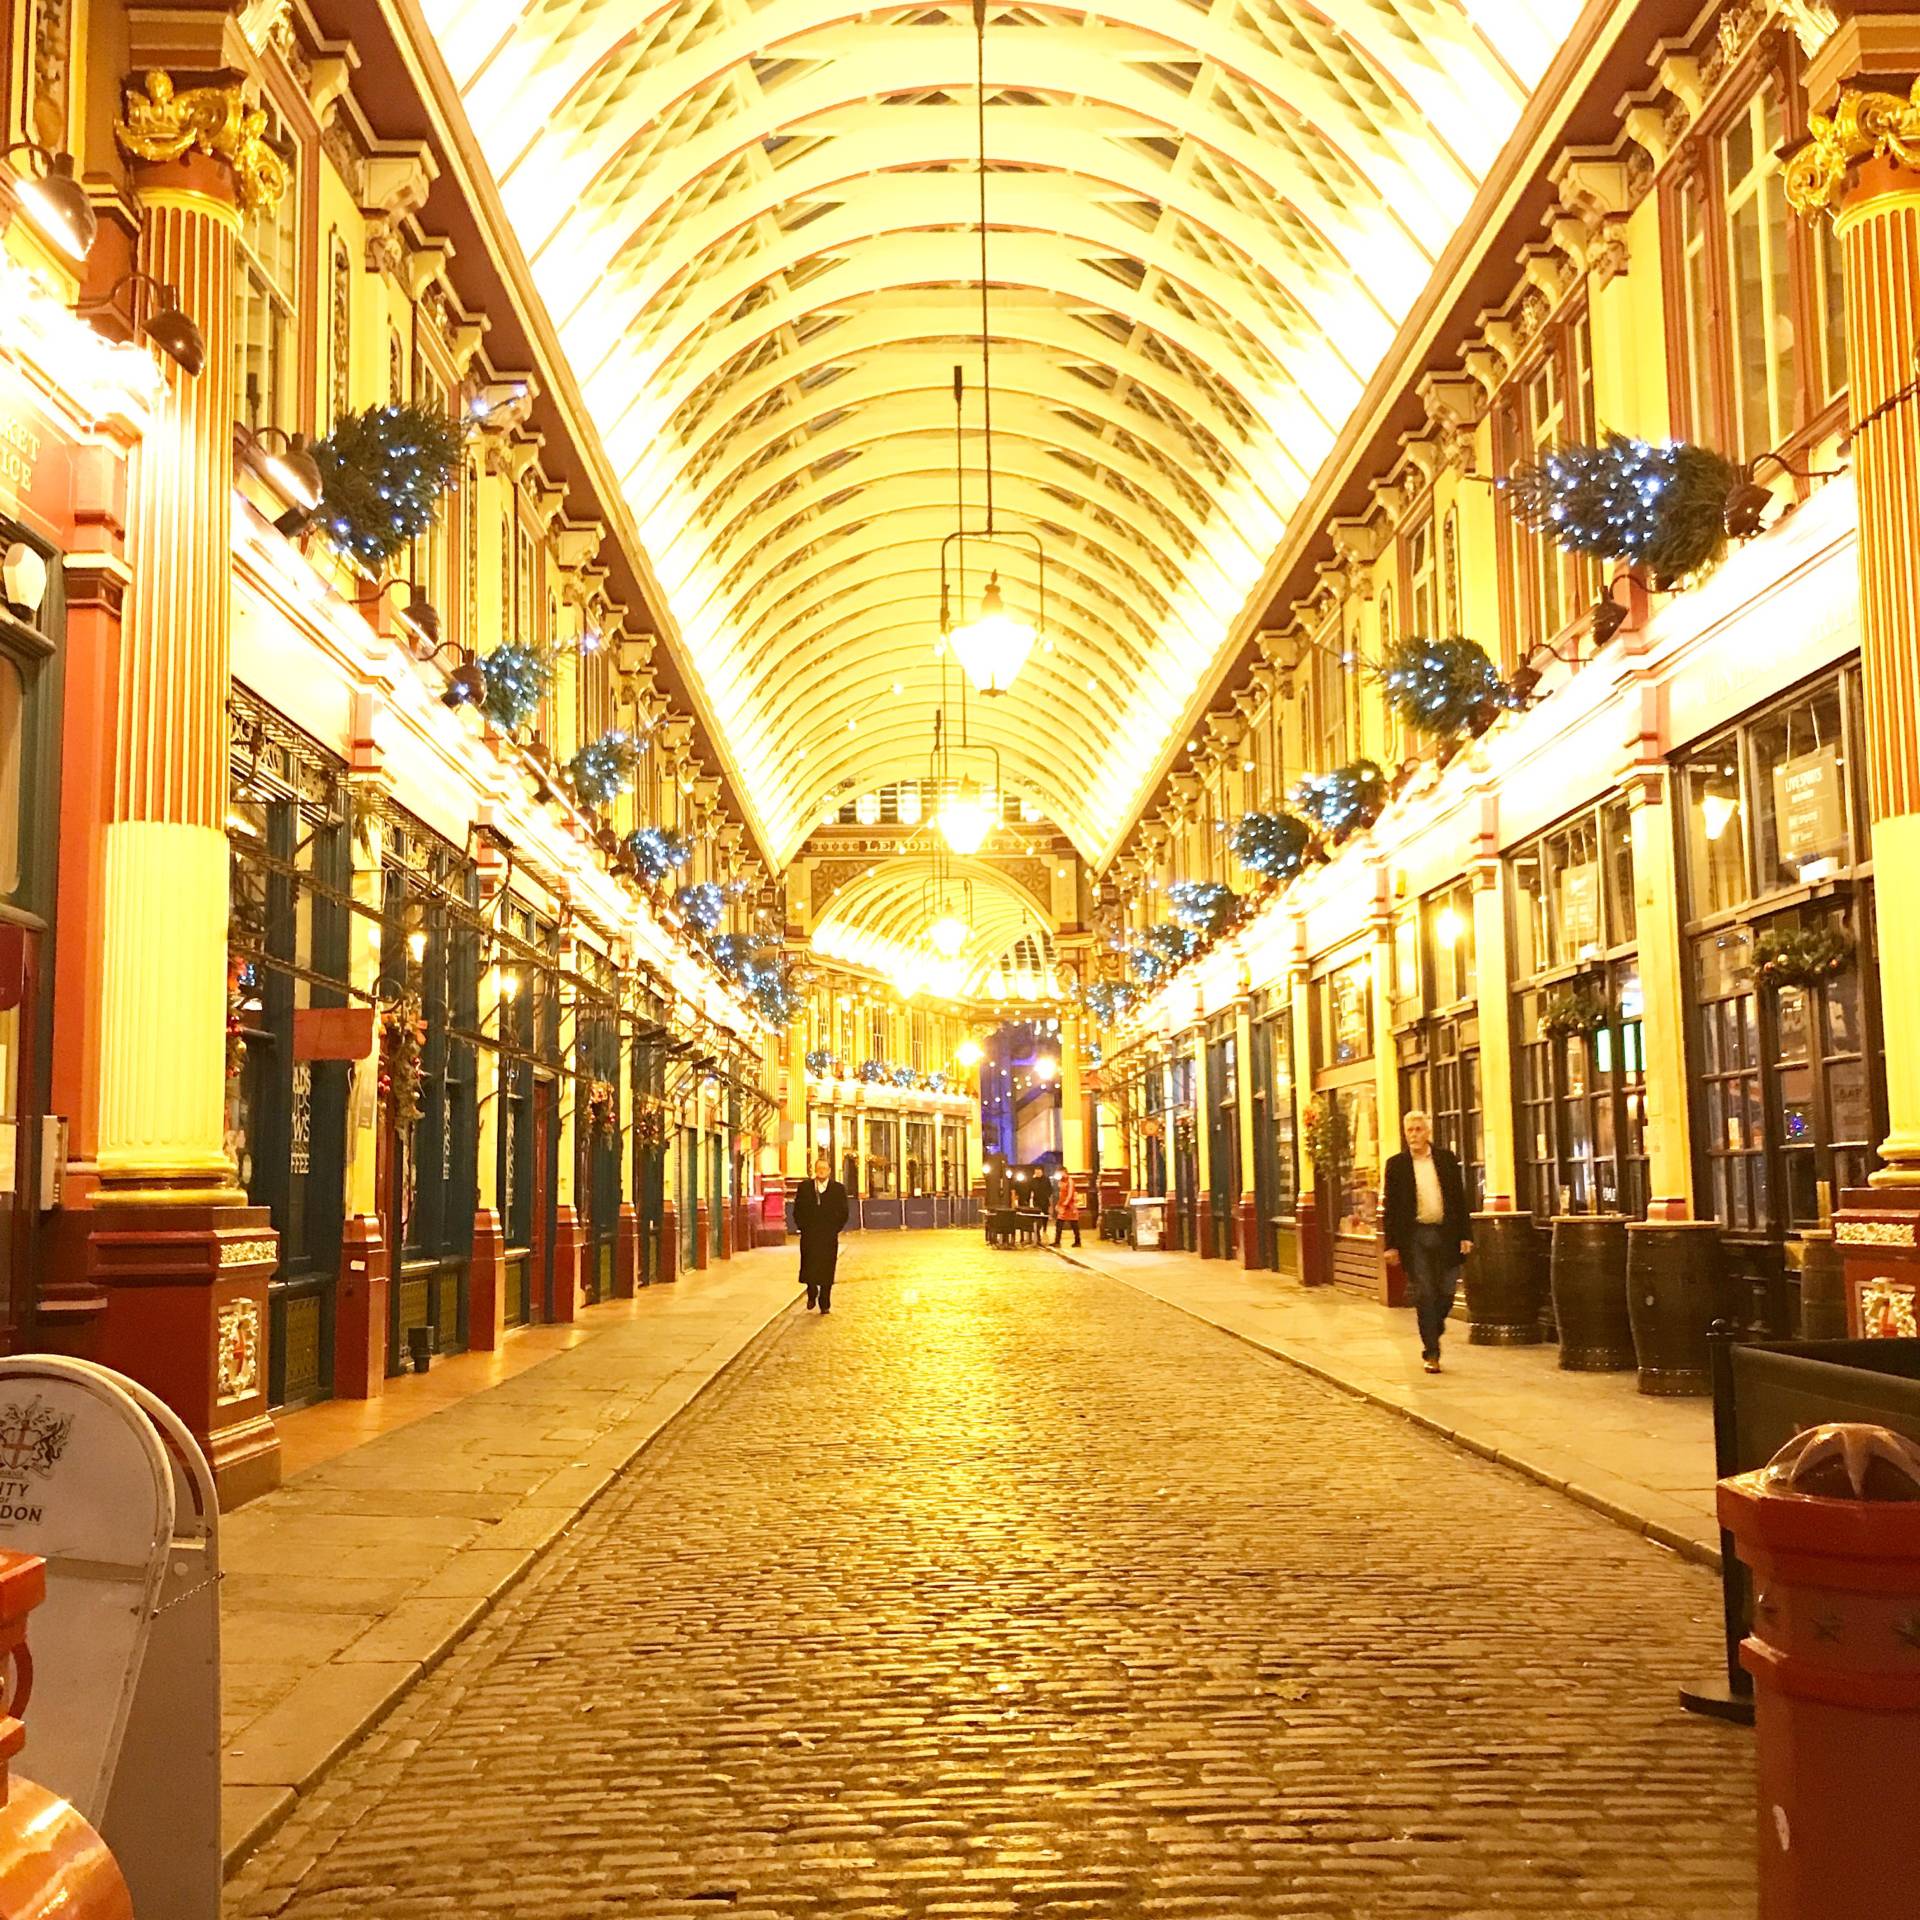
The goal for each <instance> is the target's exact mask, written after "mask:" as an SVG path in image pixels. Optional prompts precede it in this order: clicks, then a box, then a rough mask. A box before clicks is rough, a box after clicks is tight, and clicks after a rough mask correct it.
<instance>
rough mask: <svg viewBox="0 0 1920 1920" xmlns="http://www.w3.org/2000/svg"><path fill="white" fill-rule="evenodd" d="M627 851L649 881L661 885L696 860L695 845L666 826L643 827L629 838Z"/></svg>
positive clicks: (683, 835)
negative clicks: (660, 883)
mask: <svg viewBox="0 0 1920 1920" xmlns="http://www.w3.org/2000/svg"><path fill="white" fill-rule="evenodd" d="M627 851H628V852H629V853H630V854H632V856H633V858H634V862H635V864H636V865H637V866H638V867H639V869H640V871H641V872H642V873H643V874H644V875H645V876H646V877H647V879H649V880H652V881H654V882H656V883H657V882H659V881H662V880H664V879H666V877H667V876H668V875H669V874H670V873H672V872H673V870H674V869H675V868H676V867H684V866H685V865H686V864H687V862H688V861H689V860H691V859H692V858H693V842H692V841H691V840H689V839H688V838H687V836H686V835H685V834H684V833H675V832H673V831H671V830H670V829H668V828H665V827H639V828H636V829H635V831H634V832H632V833H630V834H628V835H627Z"/></svg>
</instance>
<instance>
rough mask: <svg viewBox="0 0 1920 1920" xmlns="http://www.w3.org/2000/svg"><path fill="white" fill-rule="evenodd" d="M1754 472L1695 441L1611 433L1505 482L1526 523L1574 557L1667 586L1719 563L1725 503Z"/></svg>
mask: <svg viewBox="0 0 1920 1920" xmlns="http://www.w3.org/2000/svg"><path fill="white" fill-rule="evenodd" d="M1746 478H1747V477H1746V474H1745V473H1744V472H1743V471H1742V469H1741V468H1739V467H1738V466H1736V465H1735V464H1734V463H1733V462H1732V461H1731V460H1729V459H1728V458H1727V457H1726V455H1725V454H1721V453H1715V452H1714V451H1713V450H1712V448H1710V447H1702V446H1696V445H1695V444H1694V443H1693V442H1691V441H1687V440H1669V441H1665V442H1663V443H1660V444H1655V443H1654V442H1652V441H1648V440H1635V439H1632V438H1630V437H1629V436H1628V435H1626V434H1623V433H1610V434H1608V435H1607V437H1606V439H1604V440H1603V441H1601V442H1600V443H1599V445H1597V446H1594V445H1589V444H1586V443H1584V442H1581V443H1576V444H1574V445H1571V446H1565V447H1557V448H1555V449H1554V450H1553V451H1552V452H1551V453H1547V454H1544V455H1542V456H1541V458H1540V459H1538V460H1536V461H1531V462H1529V463H1528V464H1527V465H1525V466H1523V467H1521V468H1519V469H1518V470H1517V471H1516V472H1514V473H1511V474H1509V475H1507V476H1506V478H1505V479H1503V480H1502V481H1501V482H1500V486H1501V488H1502V490H1503V491H1504V492H1505V493H1506V495H1507V497H1508V499H1510V500H1511V501H1512V502H1513V508H1514V512H1515V513H1516V514H1518V515H1519V517H1520V520H1521V522H1522V524H1524V525H1525V526H1527V527H1529V528H1531V529H1532V530H1533V531H1534V532H1536V533H1544V534H1545V535H1546V536H1547V537H1548V538H1549V539H1551V540H1553V541H1554V542H1555V543H1556V544H1557V545H1559V546H1562V547H1565V548H1567V549H1568V550H1569V551H1571V552H1574V553H1591V554H1594V555H1597V556H1598V557H1599V558H1600V559H1602V560H1624V561H1626V562H1627V563H1628V564H1629V565H1631V566H1636V567H1638V566H1644V567H1645V568H1646V569H1647V571H1648V572H1649V573H1650V574H1651V575H1652V577H1653V583H1654V585H1655V586H1657V587H1669V586H1672V585H1673V584H1674V583H1675V582H1676V581H1679V580H1683V579H1685V578H1686V576H1687V575H1688V574H1690V573H1695V572H1698V570H1699V569H1700V568H1702V567H1704V566H1706V565H1708V564H1709V563H1710V562H1712V561H1715V560H1717V559H1719V557H1720V556H1721V554H1722V553H1724V552H1725V551H1726V545H1727V504H1728V502H1729V501H1730V500H1731V499H1732V497H1733V495H1734V493H1735V491H1736V490H1737V489H1739V488H1741V487H1743V486H1744V485H1745V484H1746Z"/></svg>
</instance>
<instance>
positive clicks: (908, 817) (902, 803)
mask: <svg viewBox="0 0 1920 1920" xmlns="http://www.w3.org/2000/svg"><path fill="white" fill-rule="evenodd" d="M894 799H895V804H896V806H897V808H898V810H899V814H900V824H901V825H902V826H903V827H911V826H914V825H916V824H917V823H918V821H919V819H920V789H919V788H918V787H917V786H915V785H913V784H912V782H910V781H909V782H908V783H907V784H905V785H903V786H902V787H901V789H900V791H899V792H898V793H897V794H896V795H895V796H894Z"/></svg>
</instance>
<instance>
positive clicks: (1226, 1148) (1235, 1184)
mask: <svg viewBox="0 0 1920 1920" xmlns="http://www.w3.org/2000/svg"><path fill="white" fill-rule="evenodd" d="M1206 1049H1207V1051H1206V1060H1207V1071H1206V1126H1207V1189H1206V1204H1205V1205H1204V1207H1203V1208H1202V1209H1201V1212H1200V1222H1199V1224H1200V1235H1199V1238H1200V1254H1201V1257H1202V1258H1203V1259H1207V1260H1214V1259H1219V1260H1229V1259H1232V1258H1233V1256H1234V1250H1235V1236H1234V1223H1235V1219H1236V1217H1237V1215H1238V1212H1239V1207H1240V1057H1239V1054H1240V1043H1239V1037H1238V1035H1237V1033H1236V1031H1235V1016H1234V1014H1233V1012H1232V1011H1231V1010H1229V1011H1227V1012H1225V1013H1222V1014H1219V1015H1217V1016H1216V1017H1215V1018H1214V1019H1213V1020H1212V1021H1211V1022H1209V1024H1208V1027H1207V1039H1206Z"/></svg>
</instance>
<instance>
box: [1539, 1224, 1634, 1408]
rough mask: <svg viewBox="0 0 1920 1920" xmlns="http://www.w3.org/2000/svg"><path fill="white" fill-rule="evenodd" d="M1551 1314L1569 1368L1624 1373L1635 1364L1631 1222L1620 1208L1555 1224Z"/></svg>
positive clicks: (1563, 1359) (1562, 1355) (1561, 1352)
mask: <svg viewBox="0 0 1920 1920" xmlns="http://www.w3.org/2000/svg"><path fill="white" fill-rule="evenodd" d="M1551 1284H1552V1288H1553V1317H1554V1319H1555V1320H1556V1321H1558V1322H1559V1325H1560V1364H1561V1366H1563V1367H1564V1368H1566V1370H1567V1371H1568V1372H1569V1373H1624V1372H1625V1371H1626V1370H1627V1369H1628V1368H1629V1367H1631V1366H1632V1365H1633V1364H1634V1356H1633V1323H1632V1321H1631V1320H1629V1319H1628V1317H1627V1223H1626V1220H1625V1219H1624V1218H1623V1217H1622V1216H1621V1215H1619V1214H1617V1213H1575V1214H1567V1215H1564V1216H1563V1217H1562V1218H1560V1219H1558V1220H1556V1221H1555V1222H1554V1223H1553V1271H1552V1281H1551Z"/></svg>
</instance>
